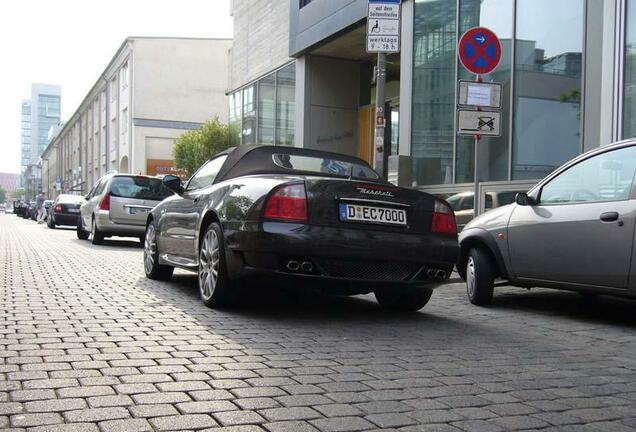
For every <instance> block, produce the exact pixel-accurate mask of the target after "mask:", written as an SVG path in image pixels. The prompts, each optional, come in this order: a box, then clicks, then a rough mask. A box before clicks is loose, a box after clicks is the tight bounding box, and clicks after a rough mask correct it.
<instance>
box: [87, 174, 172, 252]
mask: <svg viewBox="0 0 636 432" xmlns="http://www.w3.org/2000/svg"><path fill="white" fill-rule="evenodd" d="M172 194H173V193H172V192H171V191H170V190H169V189H168V188H166V187H165V186H164V185H163V183H162V181H161V178H159V177H150V176H143V175H132V174H108V175H106V176H104V177H102V178H101V179H99V180H98V181H97V183H96V184H95V186H93V188H92V189H91V191H90V192H89V193H88V195H86V197H85V199H86V202H85V203H84V204H83V205H82V206H81V207H80V217H79V218H78V221H77V237H78V238H79V239H81V240H87V239H88V238H89V237H90V238H91V241H92V242H93V244H101V243H102V242H103V241H104V238H105V237H112V236H119V237H138V238H139V239H140V241H142V242H143V238H144V235H145V232H146V218H147V216H148V212H149V211H150V210H152V209H153V208H154V207H155V206H156V205H157V204H159V203H160V202H161V201H162V200H163V199H164V198H167V197H169V196H171V195H172Z"/></svg>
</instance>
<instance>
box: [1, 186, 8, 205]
mask: <svg viewBox="0 0 636 432" xmlns="http://www.w3.org/2000/svg"><path fill="white" fill-rule="evenodd" d="M6 200H7V192H6V191H5V190H4V189H3V188H2V186H0V203H3V202H5V201H6Z"/></svg>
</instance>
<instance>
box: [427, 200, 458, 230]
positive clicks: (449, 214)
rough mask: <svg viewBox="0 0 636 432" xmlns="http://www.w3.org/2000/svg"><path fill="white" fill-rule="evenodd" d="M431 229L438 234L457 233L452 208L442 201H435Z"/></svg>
mask: <svg viewBox="0 0 636 432" xmlns="http://www.w3.org/2000/svg"><path fill="white" fill-rule="evenodd" d="M431 231H432V232H434V233H439V234H452V235H456V234H457V224H456V223H455V214H454V213H453V209H451V208H450V207H449V206H448V205H446V204H444V203H443V202H442V201H437V200H436V201H435V209H434V212H433V222H432V223H431Z"/></svg>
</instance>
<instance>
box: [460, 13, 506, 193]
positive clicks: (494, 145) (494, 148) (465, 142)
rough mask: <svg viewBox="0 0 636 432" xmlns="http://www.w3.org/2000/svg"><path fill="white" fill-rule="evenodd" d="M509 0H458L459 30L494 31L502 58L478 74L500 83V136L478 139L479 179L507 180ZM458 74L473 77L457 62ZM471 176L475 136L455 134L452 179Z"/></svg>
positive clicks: (465, 179)
mask: <svg viewBox="0 0 636 432" xmlns="http://www.w3.org/2000/svg"><path fill="white" fill-rule="evenodd" d="M513 3H514V2H513V1H511V0H484V1H481V2H476V1H472V0H470V1H467V0H462V2H461V5H462V7H461V9H460V11H459V13H460V21H459V22H460V24H459V25H460V28H459V34H460V35H461V34H463V33H464V32H465V31H467V30H468V29H469V28H471V27H476V26H482V27H487V28H489V29H490V30H492V31H494V32H495V33H496V34H497V36H498V37H499V39H500V40H501V51H502V61H501V62H500V63H499V66H498V67H497V69H495V70H494V71H493V72H491V73H490V74H487V75H482V79H483V80H484V82H489V81H494V82H497V83H501V85H502V95H501V102H502V110H501V114H502V117H501V123H502V124H503V125H504V127H503V128H502V130H501V137H490V138H488V139H487V140H484V141H482V143H484V145H482V146H481V147H480V154H479V157H480V173H479V179H480V181H501V180H508V164H509V154H510V127H509V126H508V125H509V124H510V120H509V115H510V83H511V76H512V74H511V66H512V65H511V61H512V60H511V59H512V22H513V13H512V9H513ZM458 77H459V78H460V79H465V80H474V79H475V76H474V75H472V74H470V73H468V71H466V69H464V67H463V66H461V64H460V65H459V66H458ZM474 178H475V140H474V139H473V138H472V137H465V136H457V155H456V161H455V182H456V183H472V182H473V181H474ZM471 205H472V204H471Z"/></svg>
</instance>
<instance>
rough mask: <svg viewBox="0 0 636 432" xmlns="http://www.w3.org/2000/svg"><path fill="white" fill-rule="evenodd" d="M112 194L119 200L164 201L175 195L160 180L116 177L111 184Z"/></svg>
mask: <svg viewBox="0 0 636 432" xmlns="http://www.w3.org/2000/svg"><path fill="white" fill-rule="evenodd" d="M110 194H111V195H112V196H114V197H119V198H132V199H144V200H153V201H163V200H164V199H166V198H168V197H169V196H171V195H173V193H172V192H171V191H170V190H169V189H168V188H166V187H165V186H164V185H163V182H162V181H161V180H159V179H153V178H148V177H141V176H140V177H115V178H113V181H112V182H111V184H110Z"/></svg>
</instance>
